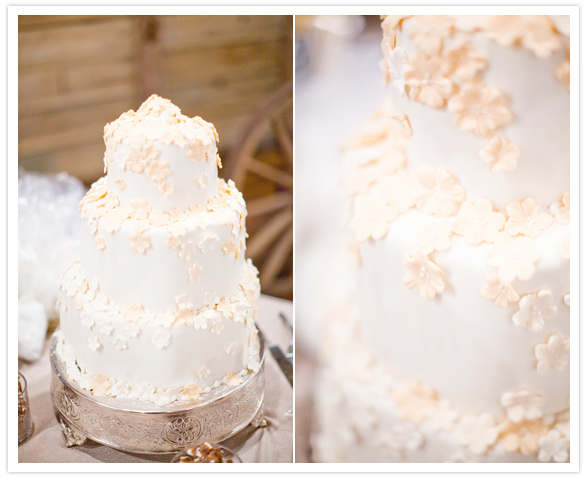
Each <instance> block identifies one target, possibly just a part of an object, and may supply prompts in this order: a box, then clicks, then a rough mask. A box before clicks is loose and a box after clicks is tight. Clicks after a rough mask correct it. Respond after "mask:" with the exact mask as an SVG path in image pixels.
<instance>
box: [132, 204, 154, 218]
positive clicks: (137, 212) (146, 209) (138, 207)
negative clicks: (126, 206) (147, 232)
mask: <svg viewBox="0 0 587 477" xmlns="http://www.w3.org/2000/svg"><path fill="white" fill-rule="evenodd" d="M129 213H130V217H131V218H133V219H135V220H144V219H148V218H149V214H150V213H151V206H150V205H149V203H148V202H147V201H146V200H144V199H133V200H131V201H130V210H129Z"/></svg>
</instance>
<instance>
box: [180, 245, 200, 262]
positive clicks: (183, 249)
mask: <svg viewBox="0 0 587 477" xmlns="http://www.w3.org/2000/svg"><path fill="white" fill-rule="evenodd" d="M195 253H196V244H195V243H194V242H193V241H191V240H188V241H187V242H182V244H181V246H180V247H179V252H178V255H179V258H181V259H182V260H186V261H190V260H191V259H192V258H193V257H194V255H195Z"/></svg>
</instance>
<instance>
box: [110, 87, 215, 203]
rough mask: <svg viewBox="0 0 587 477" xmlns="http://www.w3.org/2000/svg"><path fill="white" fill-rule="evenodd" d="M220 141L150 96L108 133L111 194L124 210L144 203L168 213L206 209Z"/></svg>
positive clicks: (205, 124) (199, 121) (208, 126)
mask: <svg viewBox="0 0 587 477" xmlns="http://www.w3.org/2000/svg"><path fill="white" fill-rule="evenodd" d="M217 141H218V136H217V134H216V130H215V129H214V126H213V125H212V124H210V123H208V122H206V121H204V120H203V119H202V118H200V117H197V116H196V117H194V118H189V117H187V116H185V115H183V114H182V113H181V110H180V109H179V108H178V107H177V106H175V105H174V104H172V103H171V101H169V100H167V99H163V98H161V97H159V96H157V95H152V96H150V97H149V98H148V99H147V100H146V101H145V102H144V103H143V104H142V105H141V107H140V108H139V109H138V110H137V111H136V112H134V111H133V110H130V111H128V112H127V113H124V114H123V115H122V116H120V118H118V119H117V120H116V121H113V122H111V123H109V124H107V125H106V127H105V128H104V142H105V144H106V154H105V156H104V164H105V171H106V172H107V183H108V190H111V191H116V193H117V195H118V199H119V200H120V204H121V205H128V204H130V202H131V201H132V200H135V199H141V200H146V201H147V202H148V203H149V205H150V206H151V207H152V208H153V209H159V210H163V211H169V210H171V209H174V208H179V209H181V210H186V209H188V208H189V207H190V206H191V205H195V204H205V203H206V201H207V200H208V199H209V198H210V197H212V196H214V195H215V194H216V191H217V185H216V180H217V178H218V166H219V165H220V160H219V159H218V155H217V149H216V142H217Z"/></svg>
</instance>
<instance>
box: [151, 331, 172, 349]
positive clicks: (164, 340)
mask: <svg viewBox="0 0 587 477" xmlns="http://www.w3.org/2000/svg"><path fill="white" fill-rule="evenodd" d="M151 343H153V344H154V345H155V347H156V348H158V349H164V348H167V347H168V346H169V345H170V344H171V334H170V333H169V331H167V330H158V331H156V332H155V334H154V335H153V337H152V338H151Z"/></svg>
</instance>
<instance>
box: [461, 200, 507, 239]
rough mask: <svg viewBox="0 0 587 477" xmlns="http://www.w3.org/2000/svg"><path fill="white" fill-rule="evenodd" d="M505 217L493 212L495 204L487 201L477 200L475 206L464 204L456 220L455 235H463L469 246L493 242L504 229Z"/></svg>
mask: <svg viewBox="0 0 587 477" xmlns="http://www.w3.org/2000/svg"><path fill="white" fill-rule="evenodd" d="M504 224H505V217H504V216H503V214H502V213H500V212H494V211H493V204H492V203H491V202H490V201H489V200H487V199H477V200H476V201H475V203H474V204H472V203H471V202H464V203H463V204H461V208H460V209H459V213H458V214H457V217H456V219H455V223H454V231H455V234H457V235H461V236H462V237H463V238H464V239H465V243H467V245H479V244H480V243H481V242H493V241H495V239H496V238H497V236H498V234H499V231H500V230H502V229H503V225H504Z"/></svg>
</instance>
